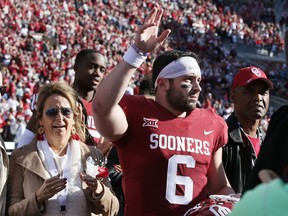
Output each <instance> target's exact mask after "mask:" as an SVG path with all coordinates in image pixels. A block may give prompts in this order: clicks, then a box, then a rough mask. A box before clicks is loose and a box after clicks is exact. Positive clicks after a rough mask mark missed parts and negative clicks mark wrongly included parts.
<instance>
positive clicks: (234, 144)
mask: <svg viewBox="0 0 288 216" xmlns="http://www.w3.org/2000/svg"><path fill="white" fill-rule="evenodd" d="M226 123H227V125H228V137H229V138H228V143H227V144H226V145H225V146H224V147H223V154H222V159H223V166H224V169H225V172H226V175H227V177H228V180H229V182H230V184H231V186H232V188H233V189H234V191H235V192H236V193H242V192H243V189H244V186H245V184H246V182H247V179H248V177H249V176H250V174H251V171H252V168H253V167H254V165H255V161H256V154H255V151H254V148H253V146H252V143H251V142H250V141H249V139H248V138H247V137H242V134H243V133H242V132H241V129H240V126H239V124H238V120H237V118H236V117H235V113H234V112H233V113H232V114H231V115H230V116H229V117H228V119H227V120H226ZM258 135H259V136H260V139H261V140H260V143H261V142H262V141H263V140H264V137H265V132H264V131H263V130H261V129H259V134H258ZM243 139H246V140H248V142H249V145H245V144H244V141H243Z"/></svg>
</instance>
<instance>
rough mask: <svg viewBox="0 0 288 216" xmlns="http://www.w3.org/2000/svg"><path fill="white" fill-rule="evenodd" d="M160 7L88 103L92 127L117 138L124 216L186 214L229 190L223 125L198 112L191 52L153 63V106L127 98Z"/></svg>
mask: <svg viewBox="0 0 288 216" xmlns="http://www.w3.org/2000/svg"><path fill="white" fill-rule="evenodd" d="M162 13H163V10H162V9H160V8H159V6H158V5H157V6H155V7H154V8H153V9H152V11H151V12H150V13H149V15H148V16H147V17H146V19H145V23H144V25H143V26H142V27H140V28H139V30H138V31H137V34H136V38H135V43H134V44H133V45H131V46H130V47H129V49H128V51H126V53H125V55H124V57H123V60H122V61H121V62H120V63H119V64H118V65H117V66H116V67H115V68H114V69H113V71H112V72H111V73H109V75H108V76H107V77H106V78H105V80H103V82H102V83H101V85H99V88H98V89H97V92H96V94H95V97H94V98H93V113H94V118H95V123H96V127H97V129H98V130H99V132H100V133H101V134H102V135H103V136H104V137H106V138H107V139H109V140H112V141H114V144H115V146H116V148H117V151H118V154H119V158H120V164H121V167H122V170H123V178H122V181H123V191H124V196H125V215H141V216H148V215H149V216H152V215H158V216H159V215H184V213H185V212H186V211H187V210H188V209H189V208H191V207H193V206H194V205H195V204H197V203H198V202H200V201H202V200H204V199H206V198H207V195H208V194H231V193H234V191H233V189H232V188H231V187H230V185H229V182H228V180H227V178H226V175H225V172H224V169H223V166H222V148H221V147H222V146H223V145H224V144H225V143H226V142H227V126H226V124H225V121H224V120H223V119H222V118H221V117H220V116H218V115H217V114H215V113H214V112H213V111H211V110H209V109H198V108H196V103H197V101H198V97H199V94H200V91H201V87H200V81H201V71H200V68H199V66H198V63H197V61H196V59H195V56H194V55H193V54H192V53H190V52H180V51H169V52H165V53H164V54H162V55H160V56H159V57H158V58H157V59H156V60H155V62H154V65H153V81H154V85H155V89H156V91H155V101H154V100H152V99H147V98H145V96H136V95H124V94H125V90H126V87H127V85H128V83H129V81H130V79H131V77H132V75H133V74H134V72H135V71H136V69H137V68H138V67H139V66H140V65H141V64H142V63H143V62H144V60H145V59H146V54H145V53H149V52H152V51H154V50H156V49H157V48H158V47H159V46H160V45H161V44H162V43H163V42H164V41H165V39H166V38H167V37H168V35H169V33H170V30H169V29H167V30H165V31H163V32H162V34H161V35H160V36H158V29H159V25H160V20H161V17H162Z"/></svg>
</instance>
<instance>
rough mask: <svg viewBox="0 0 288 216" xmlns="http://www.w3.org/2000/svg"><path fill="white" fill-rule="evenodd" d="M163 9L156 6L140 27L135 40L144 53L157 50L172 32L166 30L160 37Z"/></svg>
mask: <svg viewBox="0 0 288 216" xmlns="http://www.w3.org/2000/svg"><path fill="white" fill-rule="evenodd" d="M162 14H163V9H161V8H160V7H159V5H156V6H155V7H154V8H153V9H152V10H151V12H150V13H149V14H148V16H147V17H146V19H145V22H144V24H143V26H141V27H139V29H138V31H137V35H136V38H135V45H136V46H137V47H138V48H139V49H140V50H141V51H143V52H145V53H149V52H152V51H154V50H156V49H157V48H158V47H159V46H160V45H162V43H163V42H164V41H165V40H166V38H167V37H168V35H169V34H170V32H171V30H170V29H166V30H165V31H163V32H162V33H161V35H160V36H159V37H158V31H159V25H160V21H161V18H162Z"/></svg>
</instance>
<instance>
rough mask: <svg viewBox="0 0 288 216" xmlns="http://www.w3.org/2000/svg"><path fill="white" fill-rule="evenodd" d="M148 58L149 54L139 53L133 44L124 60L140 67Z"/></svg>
mask: <svg viewBox="0 0 288 216" xmlns="http://www.w3.org/2000/svg"><path fill="white" fill-rule="evenodd" d="M146 58H147V56H144V55H143V54H141V53H138V52H137V51H136V50H135V49H134V48H133V46H130V47H129V48H128V50H127V51H126V52H125V54H124V56H123V59H124V61H126V62H127V63H128V64H130V65H132V66H134V67H136V68H139V67H140V65H141V64H142V63H143V62H144V61H145V60H146Z"/></svg>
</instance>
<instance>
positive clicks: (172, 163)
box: [166, 155, 196, 205]
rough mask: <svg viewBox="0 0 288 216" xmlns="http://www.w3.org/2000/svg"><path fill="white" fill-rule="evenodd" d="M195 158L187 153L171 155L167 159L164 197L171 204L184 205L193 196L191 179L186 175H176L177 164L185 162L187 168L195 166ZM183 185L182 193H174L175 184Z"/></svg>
mask: <svg viewBox="0 0 288 216" xmlns="http://www.w3.org/2000/svg"><path fill="white" fill-rule="evenodd" d="M195 163H196V161H195V159H194V158H193V157H192V156H189V155H173V156H172V157H171V158H170V159H169V160H168V169H167V182H166V199H167V200H168V201H169V202H170V203H172V204H179V205H186V204H188V203H190V202H191V201H192V198H193V181H192V179H191V178H190V177H188V176H179V175H177V168H178V164H186V166H187V167H188V168H195ZM177 184H178V185H184V188H185V191H184V195H177V194H176V185H177Z"/></svg>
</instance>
